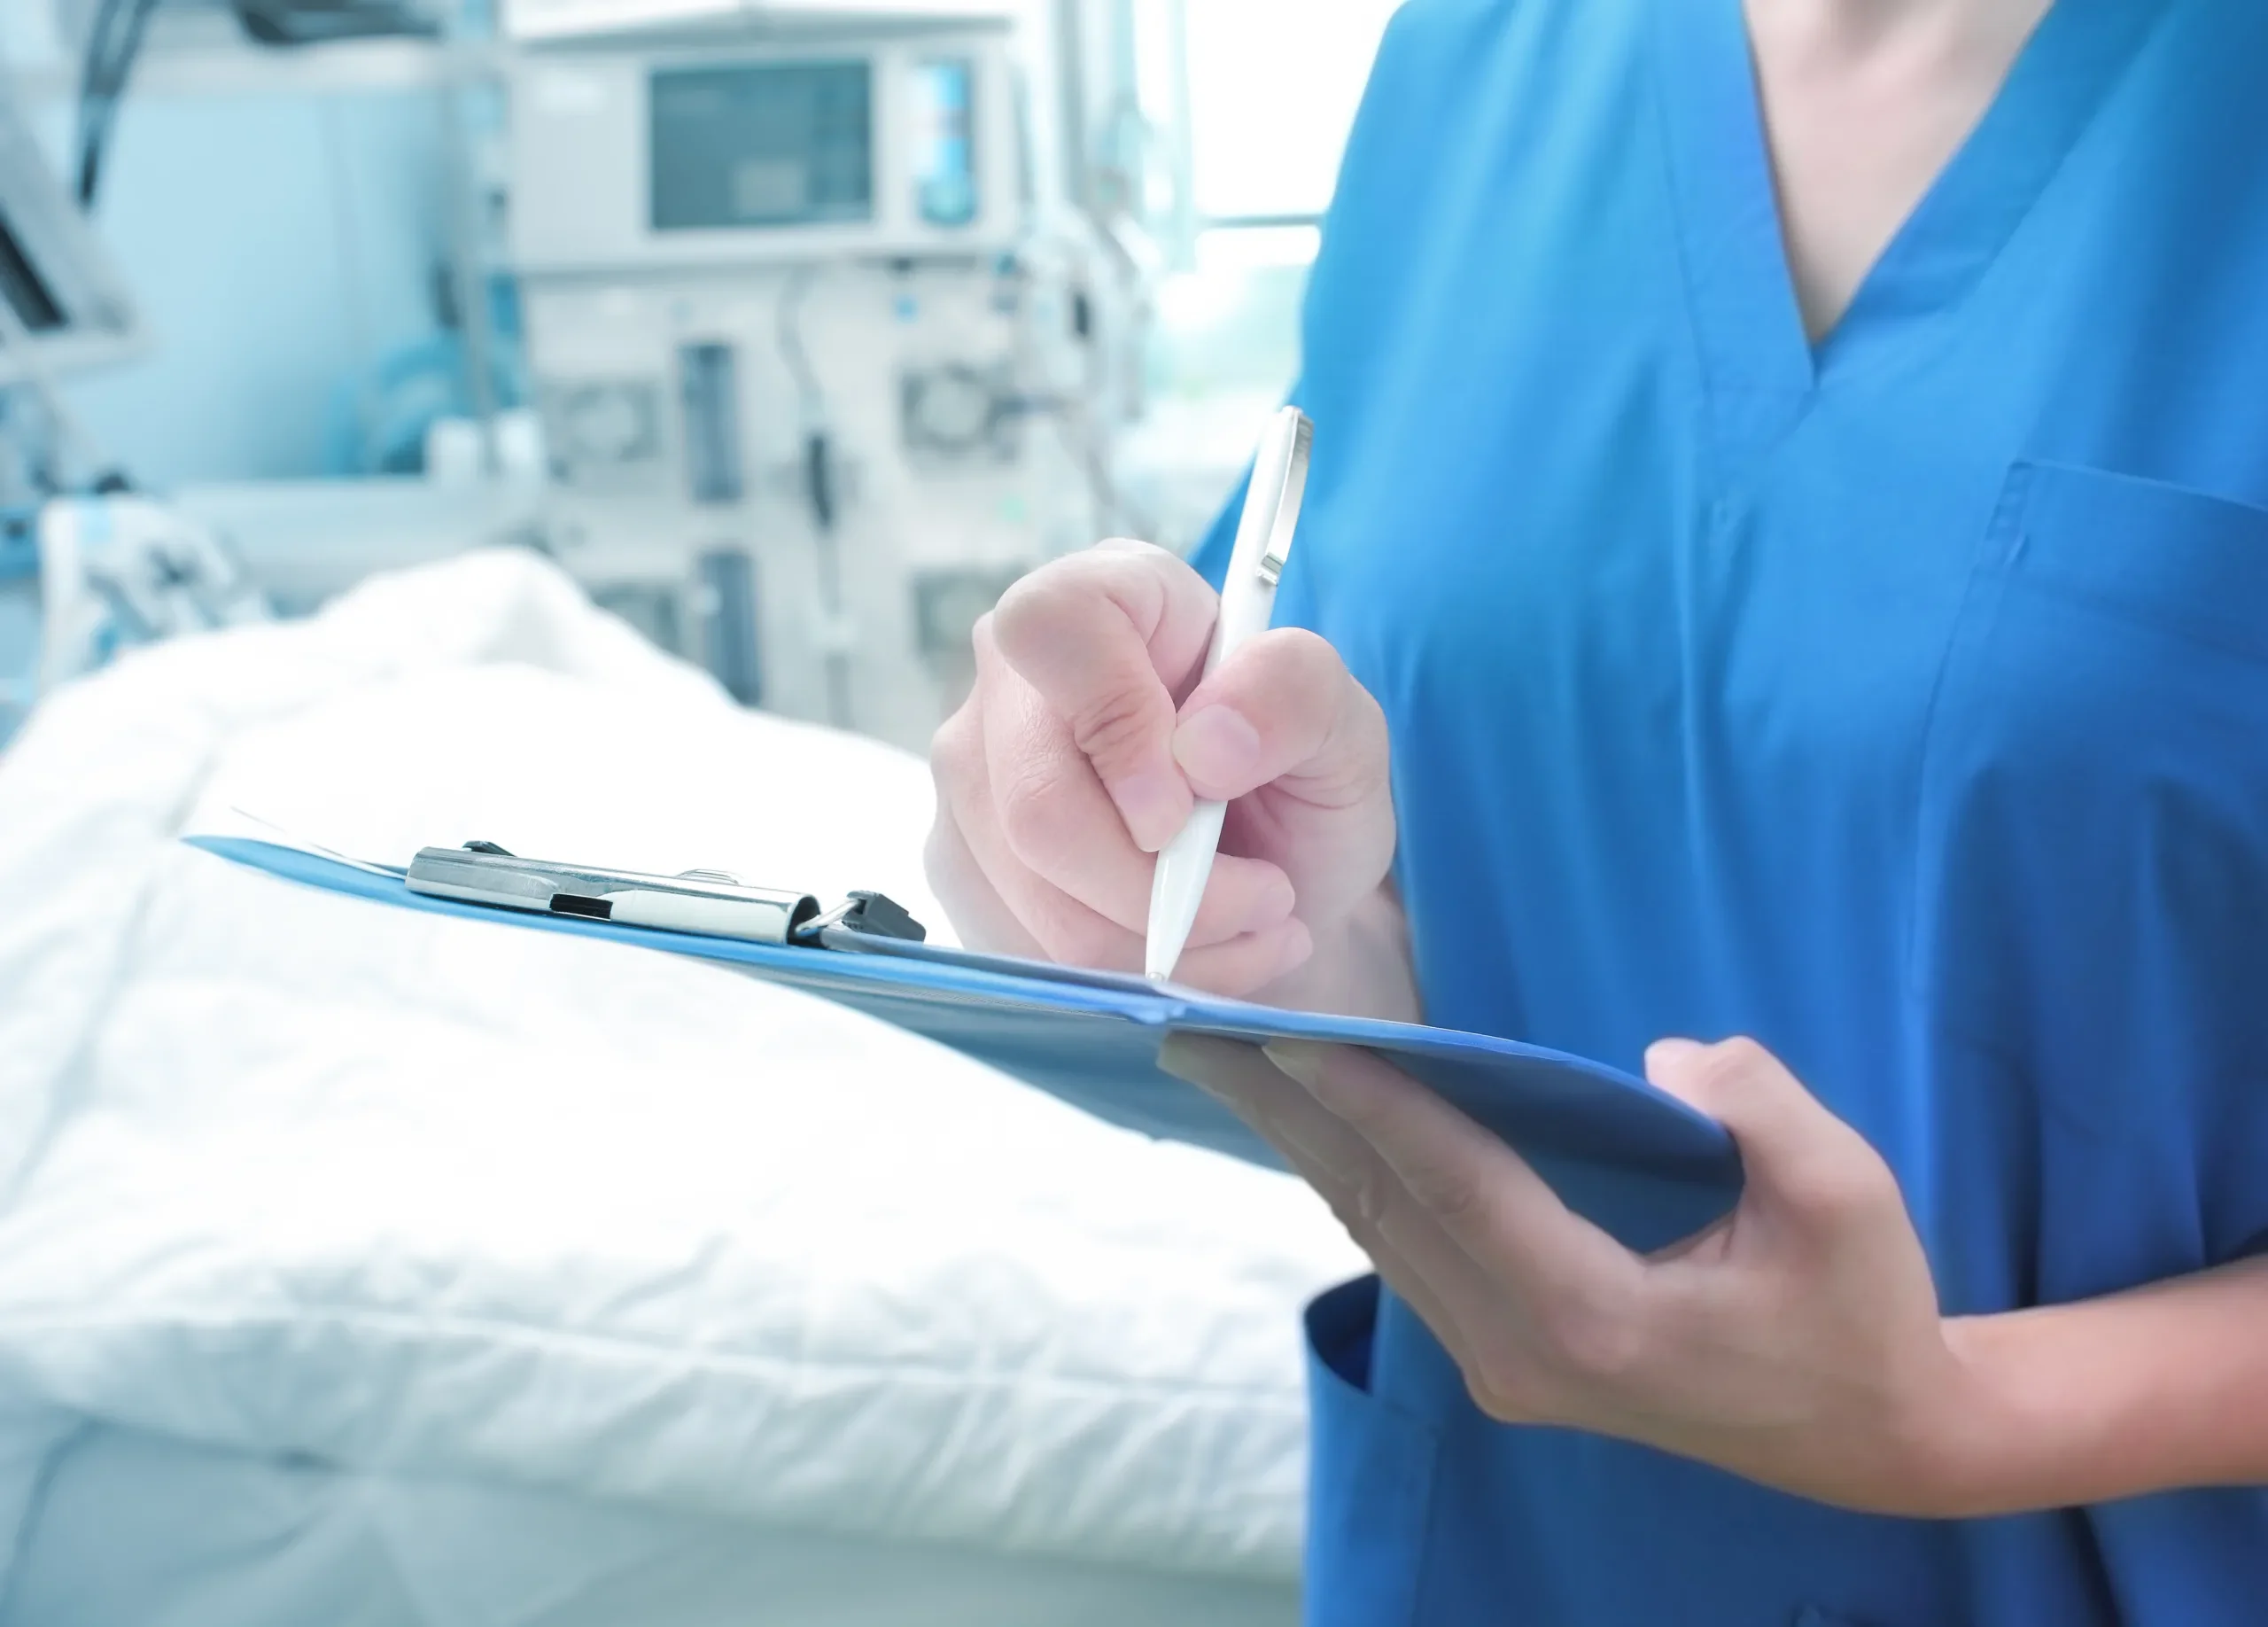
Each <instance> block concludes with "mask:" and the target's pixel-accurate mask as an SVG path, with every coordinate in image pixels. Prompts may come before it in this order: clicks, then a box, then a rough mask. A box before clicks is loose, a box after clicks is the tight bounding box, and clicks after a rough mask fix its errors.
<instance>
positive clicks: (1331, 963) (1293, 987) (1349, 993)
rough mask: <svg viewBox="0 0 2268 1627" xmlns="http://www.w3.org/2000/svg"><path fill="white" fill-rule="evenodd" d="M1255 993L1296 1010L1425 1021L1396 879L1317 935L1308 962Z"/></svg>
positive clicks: (1384, 884) (1408, 925)
mask: <svg viewBox="0 0 2268 1627" xmlns="http://www.w3.org/2000/svg"><path fill="white" fill-rule="evenodd" d="M1255 998H1257V999H1259V1000H1261V1001H1262V1002H1263V1003H1265V1004H1267V1005H1271V1006H1282V1007H1285V1008H1288V1009H1291V1010H1294V1011H1320V1012H1328V1013H1330V1014H1331V1015H1332V1016H1352V1017H1375V1018H1378V1019H1380V1020H1381V1021H1385V1022H1389V1023H1416V1022H1419V1021H1422V1020H1423V1017H1422V1013H1421V1009H1420V1006H1419V1002H1418V999H1417V974H1416V971H1415V969H1413V967H1412V964H1411V961H1410V923H1409V920H1408V918H1407V917H1406V916H1405V915H1403V913H1402V898H1401V895H1400V894H1399V893H1397V892H1396V891H1394V883H1393V881H1392V880H1391V879H1389V880H1387V881H1386V882H1383V883H1381V884H1379V888H1378V891H1375V892H1373V893H1371V896H1370V897H1369V898H1367V899H1364V900H1363V902H1362V903H1361V904H1360V905H1358V906H1356V907H1355V911H1354V913H1353V914H1352V915H1349V916H1348V919H1347V920H1346V921H1345V922H1343V923H1341V924H1340V926H1338V927H1337V928H1336V929H1334V930H1332V931H1331V932H1330V933H1329V934H1328V935H1326V936H1324V937H1320V938H1317V942H1316V946H1315V954H1314V955H1313V956H1312V957H1311V958H1310V959H1309V961H1308V962H1307V964H1306V965H1304V966H1302V967H1301V968H1300V969H1299V970H1297V971H1295V972H1293V974H1292V975H1291V976H1290V977H1285V978H1284V979H1283V980H1282V981H1280V982H1278V983H1275V984H1272V985H1270V986H1269V987H1268V988H1266V989H1264V990H1262V992H1261V993H1260V994H1259V995H1257V996H1256V997H1255Z"/></svg>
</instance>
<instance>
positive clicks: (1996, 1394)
mask: <svg viewBox="0 0 2268 1627" xmlns="http://www.w3.org/2000/svg"><path fill="white" fill-rule="evenodd" d="M2007 1321H2008V1319H2007V1318H2005V1317H1947V1318H1945V1319H1944V1320H1943V1321H1942V1322H1941V1324H1940V1331H1941V1334H1942V1336H1943V1338H1944V1340H1945V1348H1946V1357H1947V1359H1946V1363H1945V1364H1944V1366H1942V1368H1941V1369H1940V1370H1939V1371H1938V1373H1937V1374H1933V1375H1932V1377H1931V1380H1930V1384H1929V1386H1928V1390H1929V1393H1928V1395H1927V1397H1926V1398H1925V1400H1924V1401H1923V1403H1922V1407H1921V1415H1922V1422H1921V1423H1920V1424H1919V1426H1918V1427H1916V1428H1914V1429H1912V1430H1910V1431H1908V1436H1909V1438H1908V1441H1907V1448H1908V1450H1907V1454H1906V1455H1907V1462H1908V1471H1909V1472H1908V1475H1907V1480H1908V1491H1907V1495H1906V1496H1904V1497H1902V1498H1900V1499H1899V1501H1900V1503H1901V1504H1903V1505H1904V1506H1903V1507H1901V1508H1900V1510H1899V1512H1901V1513H1904V1514H1910V1515H1912V1516H1914V1517H1915V1518H1921V1519H1932V1520H1962V1519H1977V1518H1983V1517H1985V1516H1987V1515H1990V1514H1999V1513H2005V1512H2008V1511H2009V1510H2010V1509H2011V1508H2013V1507H2016V1506H2022V1500H2021V1499H2016V1500H2015V1501H2012V1500H2011V1499H2012V1496H2013V1495H2014V1487H2015V1484H2016V1482H2017V1481H2019V1480H2020V1479H2021V1474H2020V1472H2019V1466H2020V1465H2021V1464H2023V1462H2024V1461H2025V1460H2026V1458H2027V1456H2028V1454H2029V1451H2030V1448H2031V1444H2032V1442H2033V1437H2034V1435H2035V1431H2036V1426H2035V1424H2034V1422H2033V1421H2031V1420H2029V1419H2027V1418H2026V1417H2025V1415H2024V1413H2025V1409H2024V1405H2023V1386H2022V1384H2021V1383H2020V1382H2016V1379H2015V1376H2014V1375H2013V1374H2011V1373H2010V1372H2009V1366H2010V1359H2011V1352H2010V1350H2009V1344H2010V1341H2009V1340H2008V1337H2007V1336H2006V1335H2007V1334H2008V1327H2006V1326H2005V1324H2006V1323H2007Z"/></svg>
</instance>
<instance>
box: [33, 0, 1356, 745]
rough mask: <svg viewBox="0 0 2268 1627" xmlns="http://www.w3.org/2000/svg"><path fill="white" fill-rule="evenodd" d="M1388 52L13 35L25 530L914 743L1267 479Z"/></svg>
mask: <svg viewBox="0 0 2268 1627" xmlns="http://www.w3.org/2000/svg"><path fill="white" fill-rule="evenodd" d="M1390 9H1391V4H1390V0H1347V3H1346V4H1343V5H1334V6H1333V7H1332V9H1331V16H1330V18H1329V19H1328V21H1329V26H1328V27H1323V26H1316V25H1317V21H1318V19H1317V18H1316V17H1315V15H1314V14H1313V13H1312V12H1311V11H1310V10H1309V8H1307V7H1305V6H1304V5H1302V4H1301V3H1300V0H1207V4H1204V5H1202V6H1199V5H1193V4H1189V0H829V3H827V4H776V3H774V0H19V3H18V4H14V5H0V51H4V53H5V55H6V57H7V59H8V61H9V63H10V65H11V66H12V67H13V68H14V69H15V70H16V72H17V74H18V77H19V82H20V86H21V89H20V93H19V95H17V96H15V97H12V98H11V100H12V103H13V104H15V105H18V106H19V107H20V109H21V110H22V114H23V116H22V119H21V121H20V122H21V123H22V125H23V128H21V129H18V130H15V131H14V132H13V133H12V136H9V137H8V138H7V140H6V142H5V143H4V144H0V168H4V169H6V170H8V171H10V172H12V173H14V174H17V175H36V174H37V173H38V172H39V171H40V170H41V169H42V168H44V170H45V171H46V172H47V173H46V177H45V178H46V179H47V180H48V181H50V182H52V181H54V180H56V179H58V178H59V179H60V181H61V184H60V185H51V184H50V185H48V186H46V187H45V188H44V190H43V191H39V196H38V198H37V199H35V200H31V201H27V200H25V199H19V198H17V197H16V193H17V192H23V191H25V190H26V189H23V188H21V187H20V186H19V187H17V188H16V189H15V190H14V191H12V192H11V193H9V195H8V196H7V198H6V199H0V202H4V206H5V207H6V209H7V217H6V218H7V224H8V231H9V233H10V244H11V249H10V251H9V252H8V253H5V254H0V277H4V278H5V279H6V286H7V291H8V293H9V300H8V304H9V306H10V307H11V309H12V310H14V311H15V312H16V315H15V317H14V320H15V321H16V322H17V323H19V325H21V326H22V327H23V328H24V330H25V331H26V333H27V334H30V335H35V336H36V337H37V338H38V339H40V340H41V342H40V343H39V344H37V345H36V346H27V345H25V344H8V343H0V380H7V381H10V382H8V383H5V384H4V385H0V396H4V400H0V407H4V410H5V413H6V418H5V421H4V424H0V450H4V453H5V462H6V465H7V467H6V469H5V470H4V471H0V477H4V478H0V500H4V501H8V502H16V503H18V504H19V505H21V504H30V505H36V504H37V503H38V502H41V501H43V500H44V498H46V497H47V496H49V495H52V494H59V493H60V494H81V495H83V494H88V493H90V492H93V491H95V490H96V488H97V486H107V487H111V488H118V487H124V486H126V485H127V484H128V482H129V480H130V483H131V484H132V486H133V487H135V488H136V489H138V490H141V491H144V492H145V493H146V492H163V493H164V494H166V501H167V503H168V504H169V505H170V506H171V507H172V508H173V509H174V510H176V511H177V512H178V514H179V515H180V516H181V517H182V519H183V523H184V524H186V525H195V526H198V527H201V528H202V529H203V530H204V531H205V532H206V533H209V534H211V535H213V536H214V538H215V539H216V540H219V541H225V542H226V543H227V544H228V545H229V546H230V547H232V548H233V549H234V550H235V553H236V556H237V557H238V558H240V559H241V560H242V561H244V562H245V564H246V566H247V568H248V569H249V570H250V571H251V572H252V577H253V579H254V580H255V582H256V583H257V584H258V586H259V587H260V588H261V590H262V591H263V592H264V594H265V595H266V596H267V597H268V600H269V602H270V603H273V604H274V605H275V606H276V609H277V610H278V611H281V612H283V613H286V614H293V613H298V612H299V611H304V610H307V609H310V608H313V607H314V606H315V605H316V604H319V603H322V602H323V601H325V600H326V599H328V598H330V597H331V596H335V595H336V594H338V592H340V591H343V590H344V589H346V588H348V587H350V586H351V585H353V582H354V581H356V580H360V579H361V577H362V576H364V575H367V574H369V572H372V571H375V570H383V569H386V568H390V567H392V566H396V565H404V564H415V563H417V562H419V561H422V560H425V559H430V558H432V557H437V556H439V555H441V554H446V553H448V552H451V551H456V550H461V549H464V548H468V547H476V546H480V545H483V544H491V543H496V542H505V543H511V544H517V545H524V546H530V547H533V548H537V549H542V550H545V551H548V552H549V553H550V554H552V555H553V556H554V557H556V558H557V559H558V560H559V561H560V562H561V563H562V564H563V565H564V566H565V567H566V568H567V569H568V570H569V571H570V572H572V573H573V574H574V576H575V577H576V578H577V579H578V580H579V581H580V582H581V583H582V584H583V585H584V586H585V588H586V590H587V591H589V592H590V593H591V594H592V595H593V596H595V597H596V598H598V599H599V600H600V601H601V602H602V603H605V604H607V605H608V606H609V607H610V608H611V609H613V610H615V611H617V612H618V613H620V614H621V615H623V616H624V617H625V618H626V619H629V620H631V621H632V622H633V624H634V625H635V626H637V627H640V628H641V630H643V631H644V632H645V633H646V634H648V635H649V637H650V638H652V639H653V640H654V641H656V642H659V643H661V644H662V645H664V647H665V648H667V649H669V650H673V651H676V652H678V653H680V654H682V655H684V656H686V657H687V658H691V659H693V660H695V661H696V662H697V663H699V664H700V665H702V666H705V667H706V668H707V669H708V670H709V671H710V672H711V673H712V674H714V675H715V676H716V677H717V678H718V681H720V682H722V683H723V684H724V685H725V687H726V689H728V690H729V691H730V692H731V693H733V694H734V696H736V697H740V698H741V699H742V700H743V701H746V702H749V703H750V704H755V705H763V706H765V707H767V708H771V709H774V710H778V711H781V712H787V713H789V714H791V715H796V716H800V717H805V718H812V719H819V720H827V721H832V722H836V723H841V724H844V725H847V726H849V727H851V728H857V729H859V730H862V731H866V732H869V733H873V734H876V735H879V736H883V737H886V738H889V739H891V740H895V741H898V742H900V743H905V744H908V745H918V744H920V743H922V742H923V741H925V740H926V738H927V736H928V734H929V732H930V730H931V729H932V728H933V727H934V725H935V723H936V721H937V720H938V719H939V718H940V717H941V716H942V715H943V714H944V712H945V711H946V710H947V709H948V708H949V707H950V706H951V705H953V704H954V702H955V700H956V699H957V697H958V695H959V692H960V690H961V689H962V687H963V686H964V685H965V684H966V682H967V679H968V675H969V671H968V669H969V655H968V634H969V629H970V628H971V627H972V626H973V624H974V622H975V619H976V618H977V617H978V616H980V615H981V614H982V613H983V611H984V610H985V609H987V608H989V606H990V603H992V601H993V600H994V599H995V598H996V597H997V596H998V593H999V591H1000V589H1001V588H1002V587H1003V586H1005V585H1006V582H1008V581H1009V580H1013V579H1014V577H1015V576H1016V575H1018V574H1020V573H1021V572H1023V571H1025V570H1028V569H1029V568H1030V567H1031V566H1033V565H1034V564H1038V563H1040V562H1041V561H1043V560H1045V559H1046V558H1048V557H1052V556H1053V555H1055V554H1057V553H1060V552H1062V551H1064V550H1067V549H1073V548H1077V547H1082V546H1084V545H1085V544H1086V543H1088V542H1090V541H1093V540H1094V539H1095V538H1097V537H1098V536H1101V535H1105V534H1111V533H1132V534H1138V535H1143V536H1146V537H1150V538H1153V539H1154V540H1156V541H1161V542H1163V543H1166V544H1167V545H1169V546H1175V547H1184V546H1187V545H1188V544H1189V543H1191V542H1192V541H1194V540H1195V538H1196V536H1197V535H1198V534H1199V533H1201V531H1202V529H1203V527H1204V525H1206V523H1207V522H1208V520H1209V518H1211V516H1212V514H1213V513H1214V511H1215V510H1216V509H1217V507H1218V505H1219V503H1220V502H1221V500H1222V498H1223V495H1224V494H1225V493H1226V491H1227V490H1228V488H1229V487H1231V485H1232V484H1233V483H1234V481H1235V480H1236V479H1237V478H1238V476H1239V472H1240V470H1241V467H1242V464H1243V462H1244V460H1245V458H1246V457H1247V455H1248V453H1249V449H1250V445H1251V440H1252V436H1253V433H1254V426H1255V425H1256V424H1259V423H1260V422H1261V421H1262V419H1263V418H1264V417H1265V416H1266V414H1267V412H1268V410H1269V409H1270V408H1271V407H1272V406H1273V405H1274V404H1275V403H1276V402H1278V401H1280V400H1281V399H1282V397H1283V394H1284V392H1285V389H1286V388H1287V387H1288V385H1290V383H1291V381H1292V379H1293V377H1294V376H1295V373H1296V370H1297V365H1298V347H1297V327H1296V314H1297V309H1298V305H1299V300H1300V298H1301V291H1302V289H1303V287H1304V283H1305V278H1306V273H1307V263H1308V261H1309V259H1310V258H1311V257H1312V254H1313V253H1314V249H1315V245H1316V243H1317V239H1318V231H1319V224H1320V222H1321V219H1322V215H1323V212H1324V208H1325V207H1326V206H1327V204H1328V201H1329V190H1330V181H1331V175H1332V170H1333V168H1334V167H1335V164H1336V161H1337V154H1338V152H1339V148H1340V144H1341V142H1342V141H1343V139H1344V137H1345V134H1346V129H1347V127H1348V122H1349V121H1350V120H1351V118H1352V116H1353V112H1354V107H1355V99H1356V97H1357V95H1358V92H1359V90H1360V86H1361V83H1362V78H1363V74H1364V72H1365V71H1366V69H1367V66H1368V63H1369V59H1370V56H1371V51H1372V50H1373V49H1374V48H1375V44H1376V41H1377V38H1378V35H1379V31H1380V30H1381V29H1382V28H1383V27H1384V23H1385V19H1386V14H1387V12H1389V11H1390ZM1260 43H1266V45H1267V47H1268V49H1269V50H1270V51H1272V52H1274V53H1276V54H1277V56H1278V59H1279V60H1282V61H1284V62H1285V66H1284V68H1283V70H1282V71H1281V72H1279V73H1277V74H1271V75H1270V80H1269V82H1268V83H1267V84H1266V85H1265V86H1263V87H1260V88H1259V89H1258V90H1257V91H1255V89H1254V86H1253V85H1252V83H1251V82H1250V80H1249V76H1248V75H1240V74H1239V73H1238V72H1237V64H1238V63H1239V62H1240V61H1242V60H1244V59H1246V58H1249V56H1250V55H1251V54H1252V52H1253V51H1254V50H1255V49H1256V48H1257V46H1258V45H1259V44H1260ZM1286 53H1288V57H1287V56H1286ZM34 190H35V191H37V189H34ZM74 204H75V206H74ZM82 208H83V209H84V210H85V211H87V212H88V214H89V215H90V216H91V217H92V218H95V219H97V220H98V222H99V226H100V230H101V234H102V237H104V239H105V246H106V248H107V249H108V250H109V251H110V253H113V254H114V255H115V257H116V259H117V260H118V261H119V262H120V266H121V267H122V268H123V269H124V271H125V272H126V273H127V275H128V277H130V278H131V281H132V284H133V285H134V288H135V291H136V296H137V299H138V300H139V313H140V314H138V315H137V312H136V305H135V304H133V303H131V302H128V300H125V299H124V297H123V293H122V290H123V288H124V286H125V283H124V282H123V281H122V280H121V279H120V277H118V276H116V275H114V274H113V273H111V272H110V271H109V269H108V265H107V257H106V256H105V253H103V252H102V251H101V250H98V249H97V247H96V245H95V244H94V242H93V235H92V234H91V233H90V232H89V231H88V230H86V222H85V220H84V219H82V217H81V211H82ZM97 210H98V211H99V214H94V213H93V212H94V211H97ZM19 217H20V218H21V220H22V222H23V224H22V225H21V226H20V227H19V225H18V224H17V222H18V219H19ZM17 237H21V238H22V239H23V240H24V241H23V243H22V244H20V245H18V244H16V243H15V241H14V240H15V238H17ZM19 260H23V261H26V262H27V263H29V264H32V265H33V266H34V269H33V270H32V271H30V272H27V273H24V274H20V275H19V273H18V272H17V270H16V269H15V262H16V261H19ZM50 264H54V265H59V266H61V267H63V268H64V269H62V270H50V269H47V268H48V267H49V266H50ZM151 333H155V334H158V335H161V336H162V339H163V341H164V342H163V344H162V346H153V345H152V344H151V342H150V339H149V337H148V336H149V335H150V334H151ZM8 337H9V336H8V335H7V334H6V333H5V332H0V341H4V340H6V339H7V338H8ZM129 356H131V357H135V358H136V359H137V360H138V363H139V364H138V365H136V367H134V368H131V369H123V370H121V369H111V370H96V369H93V367H92V364H93V363H94V362H97V361H105V360H110V361H114V360H120V359H124V358H127V357H129ZM43 379H48V380H51V379H62V380H63V382H62V383H61V384H60V385H43V383H42V381H43ZM97 439H99V441H100V445H101V447H102V448H109V453H108V455H105V452H104V451H102V450H100V449H98V448H97ZM35 531H36V525H31V526H30V528H29V529H28V530H27V532H26V533H25V534H26V535H27V536H29V535H31V534H33V533H35ZM5 591H6V590H5V589H0V594H4V593H5ZM26 591H28V590H26ZM23 596H24V595H23V594H22V593H19V595H18V597H19V598H21V597H23ZM11 625H12V623H11V622H10V621H9V619H8V616H7V615H6V614H5V613H0V669H9V670H14V669H13V668H12V667H11V660H12V655H11V652H12V650H13V648H14V646H13V644H12V642H10V641H11V640H12V639H13V638H14V637H15V635H14V634H11V633H10V631H9V627H10V626H11Z"/></svg>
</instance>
